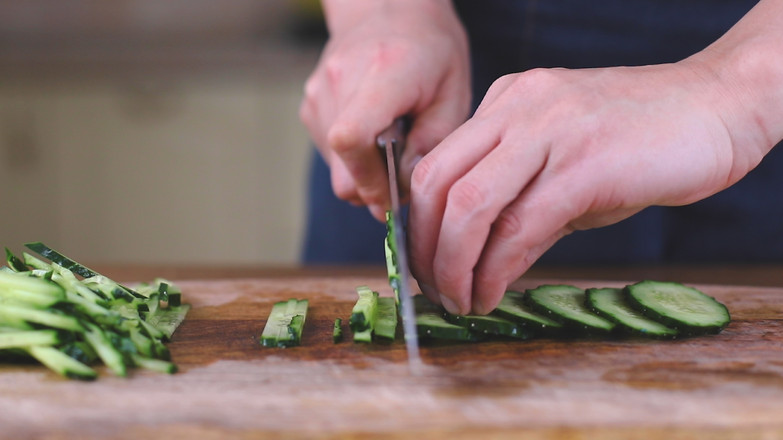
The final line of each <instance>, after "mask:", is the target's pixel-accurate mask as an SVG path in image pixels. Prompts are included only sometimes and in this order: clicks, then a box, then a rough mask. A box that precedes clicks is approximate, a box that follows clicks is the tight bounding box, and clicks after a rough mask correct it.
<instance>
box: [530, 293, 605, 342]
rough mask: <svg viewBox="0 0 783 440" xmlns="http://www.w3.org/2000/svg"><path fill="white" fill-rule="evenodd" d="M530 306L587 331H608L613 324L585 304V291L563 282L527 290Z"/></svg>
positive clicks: (570, 325)
mask: <svg viewBox="0 0 783 440" xmlns="http://www.w3.org/2000/svg"><path fill="white" fill-rule="evenodd" d="M527 298H528V301H530V305H531V307H533V309H534V310H536V311H538V312H539V313H543V314H545V315H546V316H548V317H550V318H552V319H554V320H555V321H558V322H560V323H561V324H563V325H565V326H567V327H575V328H577V329H579V330H582V331H586V332H588V333H608V332H610V331H612V329H614V327H615V324H614V323H613V322H611V321H608V320H606V319H604V318H601V317H600V316H597V315H595V314H594V313H592V312H591V311H590V310H589V309H588V308H587V306H585V291H584V290H583V289H580V288H578V287H575V286H569V285H565V284H548V285H542V286H539V287H536V288H535V289H531V290H529V291H528V296H527Z"/></svg>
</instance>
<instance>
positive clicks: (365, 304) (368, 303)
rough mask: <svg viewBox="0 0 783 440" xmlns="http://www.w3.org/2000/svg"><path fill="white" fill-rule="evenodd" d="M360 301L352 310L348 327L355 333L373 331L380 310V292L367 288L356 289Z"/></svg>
mask: <svg viewBox="0 0 783 440" xmlns="http://www.w3.org/2000/svg"><path fill="white" fill-rule="evenodd" d="M356 293H358V294H359V299H358V300H357V301H356V304H354V306H353V310H351V317H350V319H349V320H348V325H349V326H350V327H351V330H352V331H353V332H361V331H364V330H372V328H373V327H374V325H375V316H376V315H375V313H376V309H377V308H378V292H375V291H373V290H372V289H370V288H369V287H367V286H359V287H357V288H356Z"/></svg>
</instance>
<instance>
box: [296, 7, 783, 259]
mask: <svg viewBox="0 0 783 440" xmlns="http://www.w3.org/2000/svg"><path fill="white" fill-rule="evenodd" d="M755 3H756V1H750V0H600V1H595V2H585V1H581V0H541V1H536V0H529V1H523V0H505V1H500V0H492V1H489V0H483V1H475V0H464V1H455V5H456V6H457V9H458V11H459V13H460V16H461V17H462V19H463V22H464V23H465V27H466V29H467V30H468V34H469V38H470V45H471V56H472V62H473V91H474V97H475V98H474V99H475V102H474V108H475V106H476V105H478V103H479V102H480V101H481V99H482V98H483V96H484V93H485V92H486V90H487V89H488V87H489V86H490V85H491V84H492V82H493V81H494V80H495V79H497V78H498V77H500V76H502V75H504V74H508V73H514V72H520V71H523V70H527V69H530V68H534V67H567V68H588V67H607V66H619V65H646V64H660V63H666V62H675V61H678V60H681V59H683V58H686V57H688V56H690V55H692V54H694V53H696V52H698V51H700V50H701V49H703V48H704V47H706V46H707V45H709V44H710V43H712V42H713V41H715V40H716V39H717V38H718V37H720V36H721V35H722V34H723V33H725V32H726V31H727V30H728V29H729V28H730V27H731V26H733V25H734V23H736V22H737V21H738V20H739V19H740V18H741V17H742V16H743V15H744V14H745V13H747V11H748V10H750V8H752V7H753V6H754V5H755ZM781 150H782V149H781V148H780V147H776V148H774V149H773V150H772V152H771V153H769V154H768V155H767V157H766V158H765V159H764V160H763V161H762V163H761V164H760V165H759V166H758V167H757V168H756V169H755V170H753V171H752V172H751V173H750V174H748V176H746V177H745V178H744V179H743V180H741V181H740V182H739V183H737V184H735V185H734V186H732V187H731V188H729V189H727V190H725V191H722V192H721V193H719V194H716V195H714V196H712V197H709V198H707V199H705V200H702V201H700V202H697V203H694V204H692V205H688V206H683V207H651V208H648V209H646V210H644V211H642V212H640V213H639V214H637V215H635V216H633V217H631V218H629V219H626V220H624V221H622V222H619V223H617V224H615V225H611V226H607V227H604V228H598V229H592V230H588V231H577V232H574V233H573V234H571V235H569V236H567V237H565V238H563V239H562V240H560V241H559V242H557V243H556V244H555V245H554V246H553V247H552V248H551V249H550V250H549V251H548V252H547V253H545V254H544V255H543V256H542V258H541V259H540V261H541V262H542V263H567V264H601V263H606V264H612V263H614V264H617V263H666V262H762V261H766V262H771V261H778V262H780V261H783V220H782V219H783V151H781ZM693 166H694V167H698V164H693ZM328 173H329V171H328V168H327V167H326V165H325V164H324V163H323V161H322V160H321V159H320V157H317V154H316V155H314V162H313V173H312V175H311V176H312V177H311V179H312V180H311V182H310V203H309V208H310V211H309V218H308V230H307V238H306V243H305V248H304V253H303V262H304V263H362V262H364V263H381V262H382V261H383V258H384V254H383V247H382V246H381V245H379V244H378V243H381V242H382V240H383V236H384V234H385V228H384V226H383V225H382V224H380V223H378V222H377V221H375V220H374V219H373V218H372V217H371V216H370V215H369V214H368V213H367V212H366V209H365V208H354V207H351V206H349V205H348V204H347V203H345V202H342V201H340V200H338V199H337V198H336V197H335V196H334V195H333V194H332V191H331V186H330V183H329V174H328Z"/></svg>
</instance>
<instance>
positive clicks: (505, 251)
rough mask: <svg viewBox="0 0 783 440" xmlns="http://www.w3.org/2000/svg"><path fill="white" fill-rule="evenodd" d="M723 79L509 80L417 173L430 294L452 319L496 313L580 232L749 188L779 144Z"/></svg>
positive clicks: (414, 218) (415, 193) (423, 266)
mask: <svg viewBox="0 0 783 440" xmlns="http://www.w3.org/2000/svg"><path fill="white" fill-rule="evenodd" d="M717 76H718V75H716V74H715V73H714V72H713V71H712V70H710V68H708V67H707V66H706V63H699V62H697V61H695V60H686V61H683V62H680V63H677V64H669V65H660V66H645V67H629V68H606V69H592V70H565V69H551V70H544V69H540V70H533V71H529V72H526V73H520V74H513V75H508V76H506V77H503V78H500V79H499V80H497V81H496V82H495V84H493V86H492V87H491V88H490V90H489V91H488V92H487V95H486V96H485V98H484V100H483V102H482V103H481V105H480V107H479V109H478V110H477V112H476V114H475V116H474V117H473V118H472V119H470V120H469V121H468V122H466V123H465V124H464V125H463V126H461V127H460V128H458V129H457V130H456V131H455V132H454V133H453V134H452V135H450V136H449V137H447V138H446V139H445V140H444V141H443V142H442V143H441V144H440V145H438V146H437V147H436V148H435V149H434V150H433V151H432V152H431V153H430V154H429V155H427V156H426V157H424V158H423V159H422V160H421V161H420V162H419V163H418V165H417V167H416V169H415V170H414V173H413V178H412V187H411V211H410V217H409V231H410V244H411V263H412V269H413V270H414V274H415V275H416V278H417V279H418V280H419V283H420V286H421V287H422V290H423V291H424V293H425V294H427V296H429V297H430V298H431V299H432V300H435V301H440V302H441V303H442V304H443V305H444V306H445V307H446V308H447V309H448V310H449V311H450V312H452V313H468V312H470V311H471V310H472V311H473V312H474V313H479V314H485V313H488V312H490V311H491V310H492V309H494V307H495V306H496V305H497V303H498V302H499V301H500V298H501V297H502V295H503V293H504V292H505V289H506V287H507V286H508V284H509V283H511V282H512V281H514V280H515V279H517V278H518V277H519V276H521V275H522V274H523V273H524V272H525V271H526V270H527V269H528V268H529V267H530V266H531V265H532V264H533V262H535V261H536V260H537V259H538V258H539V257H540V256H541V255H542V254H543V253H544V251H546V250H547V249H548V248H550V247H551V246H552V245H553V244H554V243H555V242H556V241H557V240H558V239H560V238H562V237H563V236H565V235H567V234H569V233H570V232H572V231H574V230H578V229H588V228H595V227H599V226H604V225H608V224H611V223H615V222H617V221H620V220H622V219H624V218H627V217H628V216H630V215H632V214H634V213H636V212H638V211H640V210H641V209H643V208H645V207H647V206H650V205H682V204H687V203H691V202H694V201H696V200H699V199H702V198H704V197H707V196H709V195H711V194H713V193H715V192H718V191H720V190H722V189H724V188H726V187H728V186H729V185H731V184H732V183H734V182H736V181H737V180H739V179H740V178H741V177H742V176H744V175H745V174H746V173H747V172H748V171H749V170H750V169H752V168H753V167H754V166H755V165H756V164H757V163H758V162H759V161H760V160H761V158H762V157H763V155H764V154H765V153H766V151H768V149H769V148H771V146H772V145H774V142H772V143H770V142H769V140H767V139H760V138H759V137H754V136H751V135H744V134H743V135H740V134H739V133H758V131H744V132H743V131H741V130H734V131H732V128H736V127H738V126H739V125H742V124H740V123H739V122H738V121H739V119H740V117H739V116H738V115H739V114H741V112H738V111H737V110H738V109H739V107H740V106H738V105H737V100H736V95H735V94H733V93H729V90H730V89H728V88H726V87H721V86H722V85H724V83H719V81H718V78H717ZM743 123H745V122H744V121H743ZM745 126H747V124H746V125H745Z"/></svg>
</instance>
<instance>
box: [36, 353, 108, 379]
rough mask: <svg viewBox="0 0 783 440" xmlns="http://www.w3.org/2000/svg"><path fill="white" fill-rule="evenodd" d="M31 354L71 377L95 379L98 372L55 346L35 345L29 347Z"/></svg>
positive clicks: (63, 374)
mask: <svg viewBox="0 0 783 440" xmlns="http://www.w3.org/2000/svg"><path fill="white" fill-rule="evenodd" d="M27 352H28V353H29V354H30V356H32V357H34V358H35V359H36V360H37V361H38V362H40V363H42V364H44V365H45V366H46V367H47V368H49V369H50V370H52V371H54V372H56V373H58V374H60V375H62V376H65V377H68V378H71V379H80V380H93V379H95V378H96V377H98V374H97V373H96V372H95V370H93V369H92V368H90V367H88V366H87V365H85V364H83V363H81V362H79V361H77V360H76V359H74V358H72V357H70V356H68V355H67V354H65V353H63V352H61V351H60V350H57V349H56V348H53V347H44V346H35V347H30V348H28V349H27Z"/></svg>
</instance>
